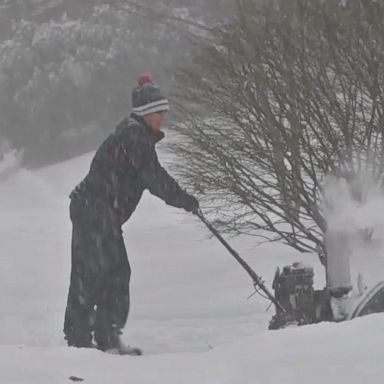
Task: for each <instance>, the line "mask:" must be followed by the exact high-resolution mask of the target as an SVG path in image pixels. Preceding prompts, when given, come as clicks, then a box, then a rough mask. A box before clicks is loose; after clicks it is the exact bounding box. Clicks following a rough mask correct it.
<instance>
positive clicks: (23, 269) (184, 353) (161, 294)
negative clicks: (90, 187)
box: [0, 155, 384, 384]
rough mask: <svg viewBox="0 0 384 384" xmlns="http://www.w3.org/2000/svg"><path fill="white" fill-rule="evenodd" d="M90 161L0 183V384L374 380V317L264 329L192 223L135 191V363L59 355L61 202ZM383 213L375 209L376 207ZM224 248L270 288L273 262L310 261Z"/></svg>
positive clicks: (63, 271)
mask: <svg viewBox="0 0 384 384" xmlns="http://www.w3.org/2000/svg"><path fill="white" fill-rule="evenodd" d="M90 159H91V155H86V156H83V157H80V158H77V159H74V160H71V161H69V162H66V163H62V164H59V165H55V166H52V167H49V168H45V169H42V170H39V171H34V172H30V171H26V170H22V169H21V170H18V171H17V172H16V173H15V174H13V175H11V176H10V177H9V178H7V179H5V180H1V181H0V197H1V198H0V215H1V220H0V260H1V266H0V303H1V305H0V382H1V383H7V384H8V383H28V384H30V383H38V384H48V383H49V384H52V383H70V382H71V381H70V379H69V378H70V377H71V376H75V377H79V378H82V379H83V380H84V383H102V384H107V383H135V384H140V383H164V384H173V383H174V384H181V383H191V384H192V383H193V384H197V383H199V384H204V383H207V384H214V383H223V384H224V383H230V384H242V383H252V384H255V383H263V384H268V383H271V384H272V383H276V384H280V383H283V384H289V383H295V384H300V383H310V384H317V383H319V384H324V383H348V384H353V383H356V384H361V383H363V382H366V383H381V382H382V378H383V377H384V365H383V364H382V362H383V361H384V347H383V346H384V316H383V315H381V314H379V315H371V316H367V317H366V318H363V319H358V320H354V321H350V322H345V323H341V324H328V323H322V324H320V325H315V326H306V327H301V328H288V329H285V330H280V331H273V332H272V331H267V330H266V329H267V326H268V321H269V319H270V317H271V316H272V314H273V310H272V308H271V309H270V310H269V311H268V312H266V308H267V306H268V303H267V302H266V301H263V299H262V298H260V297H259V296H257V295H256V296H253V297H252V298H250V299H249V300H247V296H248V295H249V294H251V293H252V284H251V281H250V278H249V277H248V275H247V274H246V273H245V272H244V271H243V270H242V269H241V267H240V266H239V265H238V264H237V263H236V262H235V261H234V260H233V259H232V257H231V256H230V255H229V254H228V253H227V252H226V251H225V249H224V248H223V247H222V246H221V245H220V244H219V243H218V242H217V241H216V240H215V239H207V235H208V233H207V231H206V229H205V227H204V226H203V225H202V224H201V223H199V222H198V221H197V220H196V218H194V217H193V216H191V215H188V214H185V213H182V212H180V211H179V210H176V209H173V208H171V207H168V206H166V205H165V204H163V203H162V202H161V201H159V200H158V199H156V198H154V197H152V196H150V195H148V194H145V196H144V197H143V199H142V201H141V204H140V206H139V208H138V209H137V211H136V212H135V214H134V216H133V218H132V220H131V221H130V222H129V223H128V224H127V225H126V226H125V227H124V233H125V240H126V246H127V250H128V255H129V259H130V263H131V266H132V270H133V274H132V308H131V313H130V318H129V321H128V324H127V327H126V330H125V334H124V339H125V341H127V342H128V343H130V344H131V345H135V346H139V347H142V348H143V350H144V353H145V354H144V356H141V357H127V356H114V355H108V354H104V353H102V352H99V351H96V350H79V349H73V348H68V347H66V345H65V342H64V340H63V335H62V324H63V315H64V309H65V304H66V295H67V289H68V283H69V272H70V238H71V224H70V221H69V217H68V202H69V200H68V197H67V195H68V193H69V192H70V190H71V188H72V187H73V186H74V185H75V184H76V183H77V182H78V181H79V180H80V179H81V178H82V177H83V176H84V174H85V173H86V171H87V169H88V166H89V162H90ZM381 209H382V208H381ZM231 243H232V244H233V246H234V247H235V248H236V249H237V250H238V251H239V253H240V254H241V255H242V256H244V258H246V259H247V261H248V262H249V263H250V264H251V265H252V266H253V267H254V269H255V270H256V271H257V272H258V273H259V274H262V275H263V277H264V278H265V280H266V281H267V282H268V283H270V282H271V281H272V277H273V274H274V270H275V267H276V266H277V265H284V264H287V263H291V262H292V261H295V260H304V261H305V262H308V263H312V264H314V266H315V270H316V273H317V277H318V282H317V284H318V285H319V286H322V284H323V281H322V279H323V275H322V274H321V273H322V268H321V267H320V266H319V264H318V262H317V259H316V257H314V256H310V255H305V256H303V255H299V254H297V253H295V252H294V251H293V250H290V249H289V248H286V247H283V246H281V245H278V244H265V245H262V246H258V247H256V246H255V244H254V243H253V242H252V241H251V240H250V239H235V240H232V241H231Z"/></svg>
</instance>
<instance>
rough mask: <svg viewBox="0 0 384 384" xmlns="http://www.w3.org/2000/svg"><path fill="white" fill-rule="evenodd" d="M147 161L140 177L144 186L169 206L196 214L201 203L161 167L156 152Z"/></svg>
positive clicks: (140, 172)
mask: <svg viewBox="0 0 384 384" xmlns="http://www.w3.org/2000/svg"><path fill="white" fill-rule="evenodd" d="M146 160H147V159H145V160H144V161H143V163H142V167H141V169H140V171H139V177H140V179H141V181H142V182H143V184H144V186H145V187H146V188H147V189H148V190H149V191H150V192H151V193H152V194H153V195H155V196H157V197H159V198H160V199H162V200H164V201H165V202H166V203H167V204H168V205H172V206H173V207H177V208H184V209H185V210H186V211H188V212H195V211H196V210H197V209H198V208H199V203H198V201H197V200H196V198H195V197H193V196H192V195H189V194H188V193H187V192H186V191H184V190H183V189H182V188H181V187H180V186H179V184H178V183H177V182H176V181H175V179H173V177H172V176H170V175H169V174H168V172H167V171H166V170H165V169H164V168H163V167H162V166H161V165H160V163H159V160H158V158H157V155H156V153H155V152H153V153H152V154H151V156H149V159H148V161H146Z"/></svg>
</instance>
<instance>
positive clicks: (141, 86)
mask: <svg viewBox="0 0 384 384" xmlns="http://www.w3.org/2000/svg"><path fill="white" fill-rule="evenodd" d="M137 83H138V85H137V86H136V87H135V88H134V89H133V91H132V112H133V113H134V114H136V115H138V116H145V115H149V114H150V113H155V112H163V111H168V110H169V104H168V100H167V99H166V98H165V97H164V96H163V95H162V94H161V93H160V89H159V88H158V87H157V86H156V85H155V84H154V83H153V81H152V77H151V75H150V74H148V73H143V74H141V75H140V76H139V78H138V79H137Z"/></svg>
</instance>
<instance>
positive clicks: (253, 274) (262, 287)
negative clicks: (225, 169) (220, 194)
mask: <svg viewBox="0 0 384 384" xmlns="http://www.w3.org/2000/svg"><path fill="white" fill-rule="evenodd" d="M196 215H197V217H198V218H199V219H200V220H201V221H202V222H203V223H204V224H205V226H206V227H207V228H208V229H209V231H210V232H211V233H212V234H213V235H214V236H215V237H216V238H217V239H218V240H219V241H220V243H221V244H223V245H224V247H225V248H226V249H227V250H228V251H229V252H230V253H231V255H232V256H233V257H234V258H235V259H236V260H237V261H238V263H239V264H240V265H241V266H242V267H243V268H244V269H245V270H246V271H247V272H248V275H249V276H250V277H251V279H252V280H253V284H254V286H255V288H256V287H258V288H259V289H260V290H261V291H263V292H264V294H265V295H266V297H267V298H268V299H269V300H270V301H271V302H272V303H273V304H275V306H276V307H277V308H279V309H280V311H282V312H283V313H284V312H286V311H285V308H284V307H283V306H282V305H281V304H280V303H279V301H277V300H276V298H275V296H274V295H273V294H272V293H271V292H270V291H269V290H268V288H267V287H266V286H265V285H264V283H263V282H262V279H261V278H260V277H259V276H258V275H257V274H256V272H255V271H254V270H253V269H252V268H251V267H250V266H249V265H248V264H247V263H246V262H245V260H244V259H242V258H241V257H240V255H239V254H238V253H237V252H236V251H235V250H234V249H233V248H232V247H231V246H230V245H229V244H228V243H227V242H226V241H225V240H224V238H223V237H222V236H221V235H220V233H219V232H218V231H217V230H216V229H215V228H214V227H213V226H212V225H211V224H210V223H209V222H208V221H207V220H206V218H205V217H204V215H203V213H202V212H201V210H198V211H197V213H196Z"/></svg>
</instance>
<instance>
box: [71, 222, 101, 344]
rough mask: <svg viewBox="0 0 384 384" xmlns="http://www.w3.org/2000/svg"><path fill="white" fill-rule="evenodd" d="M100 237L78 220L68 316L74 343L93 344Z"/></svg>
mask: <svg viewBox="0 0 384 384" xmlns="http://www.w3.org/2000/svg"><path fill="white" fill-rule="evenodd" d="M100 239H101V234H100V233H99V232H98V231H95V230H94V229H91V228H86V227H84V226H82V225H78V224H76V223H74V225H73V233H72V268H71V282H70V287H69V292H68V300H67V307H66V311H65V320H64V334H65V338H66V340H67V342H68V345H70V346H76V347H91V346H92V329H93V322H94V314H95V310H94V307H95V303H96V299H97V298H96V297H95V295H96V293H97V287H98V285H99V284H100V281H101V279H100V277H101V275H102V272H101V271H102V268H103V265H102V262H101V259H102V258H104V252H103V249H102V246H101V243H102V242H101V241H100Z"/></svg>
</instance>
